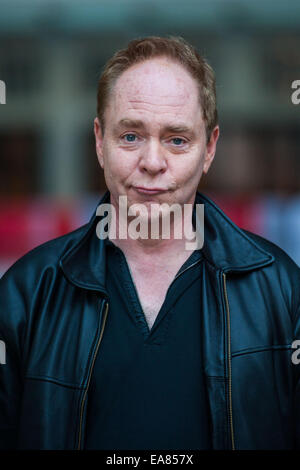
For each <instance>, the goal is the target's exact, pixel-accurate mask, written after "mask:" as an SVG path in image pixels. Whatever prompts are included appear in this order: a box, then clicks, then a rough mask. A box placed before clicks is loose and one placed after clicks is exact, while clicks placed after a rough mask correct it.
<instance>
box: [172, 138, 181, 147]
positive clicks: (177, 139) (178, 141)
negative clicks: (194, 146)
mask: <svg viewBox="0 0 300 470" xmlns="http://www.w3.org/2000/svg"><path fill="white" fill-rule="evenodd" d="M172 141H173V143H174V144H175V145H177V146H178V145H182V144H183V143H184V140H183V139H180V137H174V139H172Z"/></svg>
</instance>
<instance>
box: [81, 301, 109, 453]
mask: <svg viewBox="0 0 300 470" xmlns="http://www.w3.org/2000/svg"><path fill="white" fill-rule="evenodd" d="M107 314H108V302H106V305H105V312H104V317H103V324H102V328H101V331H100V335H99V338H98V342H97V345H96V349H95V352H94V356H93V359H92V365H91V369H90V373H89V377H88V382H87V386H86V389H85V392H84V395H83V398H82V402H81V407H80V421H79V436H78V447H77V450H80V444H81V434H82V419H83V409H84V403H85V400H86V397H87V393H88V388H89V385H90V381H91V377H92V372H93V369H94V365H95V360H96V356H97V353H98V349H99V346H100V344H101V340H102V337H103V333H104V327H105V323H106V318H107Z"/></svg>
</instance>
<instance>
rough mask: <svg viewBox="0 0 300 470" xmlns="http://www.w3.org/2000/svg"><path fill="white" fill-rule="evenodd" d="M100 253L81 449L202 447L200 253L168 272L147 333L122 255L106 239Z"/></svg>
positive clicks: (205, 443) (206, 438)
mask: <svg viewBox="0 0 300 470" xmlns="http://www.w3.org/2000/svg"><path fill="white" fill-rule="evenodd" d="M106 253H107V269H106V289H107V293H108V296H109V311H108V317H107V323H106V326H105V331H104V336H103V339H102V342H101V346H100V349H99V351H98V355H97V358H96V362H95V366H94V370H93V375H92V379H91V383H90V389H89V396H88V410H87V427H86V429H87V431H86V442H85V448H86V449H113V450H120V449H124V450H130V449H131V450H132V449H139V450H140V449H161V450H163V449H170V450H171V449H172V450H174V449H177V450H178V449H182V450H184V449H208V448H210V446H211V442H210V434H211V433H210V423H209V414H208V405H207V397H206V392H205V387H204V382H203V380H204V375H203V371H202V357H201V344H200V336H201V335H200V331H201V309H200V305H201V302H200V298H201V282H200V277H201V276H202V269H203V262H202V253H201V251H200V250H196V251H194V252H192V253H191V255H190V257H189V258H188V260H187V261H186V262H185V263H184V264H183V266H182V267H181V269H180V270H179V272H178V273H177V275H176V276H175V278H174V280H173V282H172V283H171V285H170V286H169V289H168V291H167V295H166V298H165V300H164V303H163V305H162V307H161V309H160V311H159V313H158V315H157V317H156V319H155V322H154V324H153V326H152V328H151V330H149V327H148V324H147V322H146V319H145V316H144V313H143V310H142V307H141V304H140V301H139V298H138V295H137V292H136V289H135V286H134V283H133V281H132V278H131V274H130V271H129V268H128V264H127V261H126V258H125V256H124V253H123V252H122V250H120V249H119V248H118V247H116V246H115V245H114V244H113V243H112V242H111V241H109V240H107V241H106Z"/></svg>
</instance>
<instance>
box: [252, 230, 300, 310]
mask: <svg viewBox="0 0 300 470" xmlns="http://www.w3.org/2000/svg"><path fill="white" fill-rule="evenodd" d="M243 231H244V233H245V234H246V235H247V236H248V237H249V238H251V239H252V240H253V241H254V242H255V243H256V244H257V245H258V246H260V247H261V248H263V249H264V250H265V251H267V252H268V253H270V254H271V255H272V256H273V258H274V261H273V263H272V264H270V265H269V266H266V267H264V268H261V270H260V275H261V276H263V277H264V278H265V279H266V281H267V285H268V286H269V288H270V289H271V290H272V292H273V295H275V293H276V294H277V293H279V292H281V295H282V296H283V297H284V298H285V300H286V302H287V303H288V304H289V305H290V309H291V312H294V314H295V315H297V312H298V313H299V312H300V268H299V266H298V265H297V264H296V263H295V262H294V261H293V260H292V258H291V257H290V256H289V255H288V254H287V253H286V252H285V251H284V250H283V249H281V248H280V247H279V246H278V245H276V244H275V243H273V242H271V241H269V240H267V239H266V238H264V237H262V236H260V235H257V234H254V233H252V232H249V231H247V230H243ZM272 292H270V294H271V295H272Z"/></svg>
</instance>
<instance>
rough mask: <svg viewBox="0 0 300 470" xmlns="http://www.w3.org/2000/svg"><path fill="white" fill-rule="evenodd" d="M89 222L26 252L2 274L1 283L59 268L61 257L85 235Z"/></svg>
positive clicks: (24, 278) (23, 278)
mask: <svg viewBox="0 0 300 470" xmlns="http://www.w3.org/2000/svg"><path fill="white" fill-rule="evenodd" d="M87 226H88V224H86V225H83V226H81V227H79V228H78V229H76V230H74V231H72V232H69V233H67V234H65V235H63V236H60V237H57V238H54V239H52V240H49V241H48V242H45V243H43V244H41V245H39V246H37V247H35V248H33V249H32V250H30V251H29V252H28V253H26V254H25V255H24V256H22V257H21V258H19V259H18V260H17V261H16V262H15V263H14V264H13V265H12V266H11V267H10V268H9V269H8V270H7V271H6V272H5V273H4V274H3V276H2V278H1V279H0V284H3V283H5V281H6V280H7V279H8V280H10V279H12V278H15V280H21V279H22V280H23V281H26V277H27V276H29V275H30V277H31V279H33V278H32V275H34V274H36V275H37V276H39V275H40V274H41V272H44V271H45V270H47V268H48V269H49V268H50V269H55V270H56V269H57V268H58V266H59V261H60V258H61V257H62V256H63V255H64V254H65V253H66V252H67V251H69V249H71V248H72V247H73V246H75V245H76V244H77V243H78V242H79V241H80V240H81V238H82V237H83V236H84V234H85V232H86V229H87Z"/></svg>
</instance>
